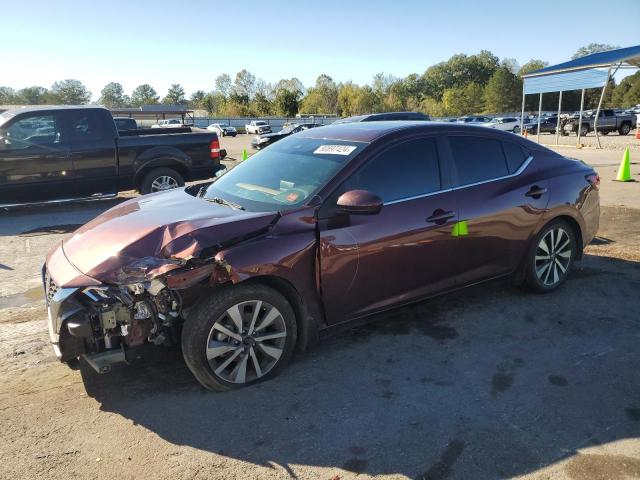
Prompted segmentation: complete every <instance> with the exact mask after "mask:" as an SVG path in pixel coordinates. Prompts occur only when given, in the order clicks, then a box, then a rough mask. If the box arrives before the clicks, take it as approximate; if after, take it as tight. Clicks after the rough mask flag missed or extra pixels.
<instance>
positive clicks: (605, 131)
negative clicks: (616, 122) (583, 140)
mask: <svg viewBox="0 0 640 480" xmlns="http://www.w3.org/2000/svg"><path fill="white" fill-rule="evenodd" d="M598 133H599V134H600V135H609V130H598Z"/></svg>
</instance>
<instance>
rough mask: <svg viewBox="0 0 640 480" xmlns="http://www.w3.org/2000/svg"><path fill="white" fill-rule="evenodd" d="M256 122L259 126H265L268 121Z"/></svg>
mask: <svg viewBox="0 0 640 480" xmlns="http://www.w3.org/2000/svg"><path fill="white" fill-rule="evenodd" d="M255 124H256V125H258V126H263V125H266V124H267V122H256V123H255Z"/></svg>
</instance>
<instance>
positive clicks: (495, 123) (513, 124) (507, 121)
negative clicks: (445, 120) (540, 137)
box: [470, 117, 520, 133]
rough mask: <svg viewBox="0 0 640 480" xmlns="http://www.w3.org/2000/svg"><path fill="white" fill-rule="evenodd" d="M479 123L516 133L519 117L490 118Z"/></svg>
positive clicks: (518, 126)
mask: <svg viewBox="0 0 640 480" xmlns="http://www.w3.org/2000/svg"><path fill="white" fill-rule="evenodd" d="M470 123H474V122H470ZM480 125H482V126H483V127H489V128H495V129H496V130H503V131H505V132H514V133H517V132H519V131H520V119H518V118H515V117H497V118H492V119H491V120H490V121H488V122H486V123H481V124H480Z"/></svg>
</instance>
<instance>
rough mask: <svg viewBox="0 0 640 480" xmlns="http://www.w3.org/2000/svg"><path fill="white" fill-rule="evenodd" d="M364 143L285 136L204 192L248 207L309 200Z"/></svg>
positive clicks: (283, 206) (268, 208)
mask: <svg viewBox="0 0 640 480" xmlns="http://www.w3.org/2000/svg"><path fill="white" fill-rule="evenodd" d="M365 145H366V144H364V143H359V142H348V141H339V140H317V139H310V138H296V136H293V137H287V138H285V139H283V140H280V141H279V142H278V143H274V144H273V145H270V146H269V148H267V149H265V150H262V151H260V152H258V153H256V154H254V155H253V156H252V157H251V158H249V159H248V160H245V161H244V162H242V163H240V164H239V165H238V166H237V167H235V168H233V169H232V170H230V171H229V172H228V173H226V174H224V175H223V176H222V177H220V178H218V179H217V180H216V181H214V182H213V183H212V184H211V185H209V186H208V187H207V188H206V190H204V192H202V193H201V194H200V196H201V197H202V198H205V199H209V200H213V199H214V198H222V199H224V200H227V201H230V202H234V203H236V204H238V205H240V206H242V207H243V208H245V209H246V210H249V211H255V212H275V211H281V210H287V209H290V208H295V207H299V206H301V205H304V204H305V203H307V202H308V201H309V200H310V199H311V198H312V197H313V196H314V195H315V194H316V193H317V192H318V191H319V190H320V189H321V188H322V187H323V186H324V185H325V184H326V183H327V182H328V181H329V180H330V179H331V178H332V177H333V176H334V175H335V174H336V173H337V172H338V171H339V170H340V169H341V168H343V167H344V166H345V165H346V164H347V163H348V162H349V161H350V160H351V159H352V158H353V157H354V156H356V155H357V154H358V152H360V151H361V150H362V149H363V148H364V146H365Z"/></svg>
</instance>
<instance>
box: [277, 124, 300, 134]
mask: <svg viewBox="0 0 640 480" xmlns="http://www.w3.org/2000/svg"><path fill="white" fill-rule="evenodd" d="M296 128H298V126H297V125H289V126H288V127H284V128H283V129H282V130H280V133H291V132H293V131H294V130H295V129H296Z"/></svg>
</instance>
